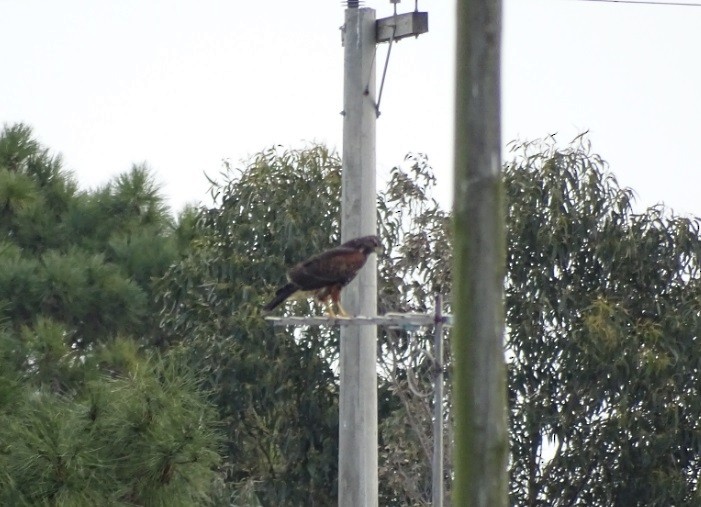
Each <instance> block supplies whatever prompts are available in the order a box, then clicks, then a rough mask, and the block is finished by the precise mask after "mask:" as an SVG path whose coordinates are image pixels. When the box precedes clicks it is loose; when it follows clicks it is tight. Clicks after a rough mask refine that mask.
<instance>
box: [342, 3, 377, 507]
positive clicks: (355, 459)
mask: <svg viewBox="0 0 701 507" xmlns="http://www.w3.org/2000/svg"><path fill="white" fill-rule="evenodd" d="M351 5H353V6H351ZM357 5H358V3H357V2H354V3H351V2H349V5H348V8H347V9H346V13H345V24H344V26H343V46H344V81H343V97H344V99H343V176H342V182H341V194H342V195H341V241H342V242H344V241H348V240H349V239H352V238H355V237H358V236H365V235H369V234H377V188H376V179H375V178H376V177H375V122H376V119H377V116H376V110H375V62H374V57H373V56H374V53H375V11H374V10H373V9H367V8H362V9H361V8H358V6H357ZM343 305H344V306H345V308H346V309H347V310H348V311H349V313H350V314H351V315H363V316H368V317H373V316H375V315H376V314H377V268H376V259H375V256H374V255H373V256H370V258H369V259H368V262H367V265H366V266H365V267H364V268H363V269H362V270H360V272H359V273H358V276H357V277H356V278H355V280H353V282H351V284H350V285H348V287H347V288H346V289H345V290H344V294H343ZM340 361H341V373H340V391H341V393H340V402H339V463H338V505H339V507H359V506H364V507H375V506H377V494H378V490H377V370H376V364H377V326H375V325H368V326H354V327H350V326H344V327H342V328H341V359H340Z"/></svg>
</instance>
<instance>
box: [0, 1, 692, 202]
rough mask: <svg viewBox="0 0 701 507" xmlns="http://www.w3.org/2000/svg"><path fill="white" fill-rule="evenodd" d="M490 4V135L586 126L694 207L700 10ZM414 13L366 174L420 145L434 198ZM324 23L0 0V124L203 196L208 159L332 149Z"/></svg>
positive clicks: (432, 120) (330, 10)
mask: <svg viewBox="0 0 701 507" xmlns="http://www.w3.org/2000/svg"><path fill="white" fill-rule="evenodd" d="M690 1H691V0H690ZM365 5H366V6H367V7H372V8H374V9H376V10H377V16H378V17H384V16H389V15H391V13H392V9H391V5H390V3H389V2H388V1H387V0H384V1H380V0H373V1H367V2H365ZM503 6H504V25H503V28H504V31H503V42H504V45H503V61H502V64H503V72H502V77H503V85H502V96H503V104H502V113H503V114H502V118H503V128H502V130H503V141H504V144H506V143H507V142H508V141H511V140H513V139H516V138H519V139H533V138H540V137H545V136H547V135H549V134H553V133H557V139H558V140H559V141H560V142H561V143H563V144H565V143H567V142H568V141H569V140H570V139H571V138H573V137H574V136H575V135H577V134H578V133H580V132H582V131H585V130H588V131H589V132H590V140H591V142H592V144H593V149H594V151H596V152H598V153H599V154H600V155H602V156H603V158H604V159H606V160H607V161H608V162H609V163H610V168H611V170H612V171H613V172H614V173H615V174H616V176H617V177H618V180H619V182H620V183H621V184H622V185H624V186H630V187H632V188H633V189H634V190H635V191H636V192H637V193H638V195H639V199H638V202H639V204H640V205H650V204H654V203H657V202H664V203H666V204H667V205H668V206H670V207H672V208H674V209H675V210H677V211H679V212H681V213H689V214H694V215H701V201H700V200H699V199H698V198H697V193H698V192H697V190H696V188H697V187H698V186H699V185H698V183H699V181H700V180H701V175H699V167H698V166H699V164H698V149H697V148H698V146H699V137H700V134H701V125H700V124H701V98H700V95H699V90H701V65H700V64H699V49H700V48H701V7H675V6H669V5H668V6H660V5H633V4H624V3H602V2H592V1H581V0H504V1H503ZM413 7H414V3H413V1H409V0H404V2H402V3H400V4H399V9H398V10H399V12H405V11H408V10H412V9H413ZM419 9H420V10H426V11H428V12H429V33H427V34H425V35H422V36H421V37H419V38H418V39H406V40H402V41H401V42H399V43H397V44H396V45H395V47H394V48H393V50H392V55H391V59H390V62H389V70H388V73H387V81H386V84H385V90H384V95H383V98H382V104H381V111H382V115H381V117H380V118H379V120H378V126H377V135H378V139H377V150H378V153H377V162H378V171H379V172H380V174H386V172H387V171H388V169H389V168H391V167H392V166H393V165H395V164H397V163H399V162H401V160H402V159H403V157H404V155H405V154H406V153H407V152H409V151H417V152H423V153H426V154H427V155H428V157H429V160H430V161H431V163H432V165H433V166H434V169H435V170H436V173H437V176H438V178H439V182H440V194H441V200H442V201H443V202H445V203H446V204H448V203H449V199H450V195H451V194H452V191H451V189H450V184H451V173H452V144H453V133H452V127H453V113H452V108H453V107H452V106H453V81H454V75H453V62H454V59H455V54H454V40H455V21H454V17H455V16H454V14H455V0H451V1H443V0H419ZM342 23H343V6H342V5H341V2H340V0H307V1H306V2H292V1H289V0H284V1H283V0H272V1H267V2H240V1H233V0H228V1H224V0H197V1H194V0H182V1H177V0H149V1H146V2H144V1H141V0H120V1H118V2H117V1H114V2H96V1H94V0H61V1H60V2H57V1H50V0H0V62H1V64H2V67H3V70H2V73H1V74H0V123H5V124H11V123H14V122H20V121H21V122H25V123H27V124H29V125H31V126H32V127H33V128H34V131H35V134H36V136H37V137H38V138H39V140H40V141H41V142H43V143H44V144H45V145H47V146H48V147H50V148H51V149H53V150H55V151H57V152H60V153H61V154H62V155H63V158H64V162H65V166H66V167H67V168H68V169H70V170H72V171H73V172H74V173H75V175H76V177H77V179H78V181H79V183H80V184H81V186H83V187H86V188H87V187H93V186H96V185H99V184H102V183H104V182H106V181H107V180H108V179H109V178H110V177H111V176H114V175H116V174H118V173H120V172H123V171H126V170H128V169H129V168H130V167H131V164H132V163H140V162H146V163H147V164H148V165H149V166H150V167H151V168H152V169H153V170H154V172H155V174H156V175H157V178H158V180H159V181H160V182H161V183H162V184H163V189H164V192H165V194H166V195H167V196H168V198H169V201H170V203H171V204H172V205H173V207H175V208H180V207H181V206H182V205H183V204H184V203H186V202H191V201H200V200H204V199H205V198H206V190H207V187H208V183H207V181H206V179H205V178H204V176H203V174H204V173H205V172H206V173H208V174H212V175H216V174H217V173H218V171H219V170H220V169H221V161H222V159H230V160H232V162H234V163H237V162H238V161H240V160H244V159H246V158H247V157H248V156H250V155H251V154H253V153H255V152H257V151H259V150H261V149H263V148H266V147H268V146H270V145H272V144H282V145H285V146H289V147H302V146H304V144H305V143H306V142H311V141H318V142H323V143H326V144H328V145H329V146H331V147H335V148H337V149H338V150H339V151H340V149H341V139H342V131H341V129H342V119H341V116H340V114H339V113H340V111H341V109H342V107H343V96H342V93H343V87H342V83H343V81H342V77H343V76H342V72H343V65H342V64H343V49H342V47H341V41H340V31H339V27H340V25H341V24H342ZM385 52H386V45H383V46H380V47H379V49H378V55H377V62H378V85H379V76H380V74H381V65H382V64H384V58H385Z"/></svg>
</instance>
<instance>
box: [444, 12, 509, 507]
mask: <svg viewBox="0 0 701 507" xmlns="http://www.w3.org/2000/svg"><path fill="white" fill-rule="evenodd" d="M457 22H458V25H457V58H456V101H455V167H454V170H455V180H454V185H455V193H454V220H455V222H454V224H455V225H454V226H455V229H454V232H455V237H454V271H453V279H454V280H455V282H454V287H453V290H454V293H453V305H454V306H453V314H454V319H455V320H454V327H453V339H452V344H453V358H454V377H453V378H454V384H453V386H454V387H453V407H454V424H455V452H454V454H453V456H454V466H455V469H454V473H455V475H454V483H453V484H454V485H453V505H456V506H457V505H459V506H461V507H506V505H507V501H508V495H507V491H508V490H507V484H508V476H507V469H506V466H507V455H508V439H507V429H506V369H505V364H504V343H503V342H504V337H503V335H504V310H503V296H504V295H503V287H504V269H505V268H504V266H505V248H504V242H505V238H504V235H505V232H504V203H503V198H502V180H501V156H500V153H501V134H500V130H501V125H500V116H501V106H500V91H501V90H500V72H499V68H500V65H501V62H500V49H501V1H500V0H462V1H459V2H458V3H457Z"/></svg>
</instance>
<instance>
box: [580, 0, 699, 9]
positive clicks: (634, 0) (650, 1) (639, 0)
mask: <svg viewBox="0 0 701 507" xmlns="http://www.w3.org/2000/svg"><path fill="white" fill-rule="evenodd" d="M575 1H578V2H599V3H608V4H636V5H666V6H671V7H701V3H693V2H663V1H657V0H575Z"/></svg>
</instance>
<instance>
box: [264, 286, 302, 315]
mask: <svg viewBox="0 0 701 507" xmlns="http://www.w3.org/2000/svg"><path fill="white" fill-rule="evenodd" d="M295 292H297V286H296V285H294V284H292V283H288V284H287V285H283V286H282V287H280V288H279V289H278V290H277V291H276V292H275V297H274V298H273V300H272V301H271V302H270V303H268V304H267V305H265V306H264V307H263V310H265V311H266V312H269V311H270V310H272V309H273V308H275V307H276V306H279V305H280V304H282V303H283V302H284V301H285V299H287V298H288V297H290V296H291V295H292V294H294V293H295Z"/></svg>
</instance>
